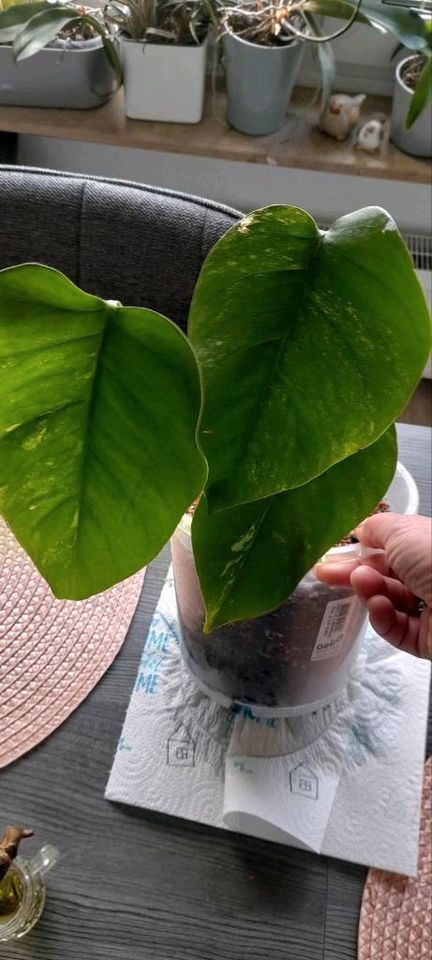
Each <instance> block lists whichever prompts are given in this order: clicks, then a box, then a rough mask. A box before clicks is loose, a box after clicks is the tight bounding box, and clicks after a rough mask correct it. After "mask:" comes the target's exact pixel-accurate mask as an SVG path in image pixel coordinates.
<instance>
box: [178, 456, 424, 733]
mask: <svg viewBox="0 0 432 960" xmlns="http://www.w3.org/2000/svg"><path fill="white" fill-rule="evenodd" d="M386 500H387V501H388V503H389V505H390V507H391V509H392V510H393V511H394V512H396V513H405V514H413V513H417V510H418V492H417V487H416V485H415V483H414V480H413V478H412V477H411V475H410V474H409V473H408V471H407V470H406V469H405V467H403V466H402V465H401V464H398V467H397V471H396V474H395V477H394V479H393V481H392V483H391V485H390V487H389V489H388V491H387V494H386ZM358 549H359V548H358V545H357V544H355V545H349V546H346V547H336V548H333V549H332V550H330V551H329V553H328V557H329V559H331V560H339V559H341V558H343V559H348V558H349V557H350V555H351V554H353V556H357V555H358ZM171 551H172V557H173V571H174V581H175V589H176V596H177V606H178V613H179V621H180V626H181V649H182V656H183V662H184V663H185V665H186V667H187V668H188V669H189V671H190V672H191V673H192V674H193V676H194V678H195V681H196V682H197V683H198V685H199V686H200V688H201V689H202V690H203V692H204V693H206V694H207V695H208V696H209V697H211V698H212V699H214V700H216V701H217V702H218V703H221V704H223V705H224V706H227V707H229V706H231V705H232V704H233V703H237V704H241V705H242V706H247V707H249V708H250V709H251V711H252V713H253V714H254V715H255V716H257V717H293V716H301V715H303V714H307V713H311V712H313V711H314V710H317V709H319V708H320V707H322V706H325V705H326V704H328V703H331V702H332V701H333V700H334V699H335V698H336V697H337V696H338V695H339V694H340V693H341V692H342V690H343V689H344V688H345V686H346V683H347V680H348V676H349V672H350V670H351V667H352V666H353V664H354V662H355V660H356V658H357V655H358V651H359V648H360V644H361V641H362V638H363V634H364V628H365V624H366V620H367V614H366V610H365V607H364V606H363V604H361V603H360V601H359V600H358V599H357V597H356V596H355V595H354V592H353V590H352V589H351V587H329V586H327V585H326V584H323V583H321V582H320V581H318V580H317V579H316V578H315V576H314V574H313V572H309V573H307V574H306V576H305V577H303V579H302V580H301V582H300V583H299V584H298V586H297V587H296V590H295V591H294V593H293V594H292V595H291V596H290V597H289V598H288V600H287V601H286V602H285V603H283V604H282V605H281V606H280V607H278V609H277V610H274V611H272V612H271V613H269V614H265V615H264V616H262V617H257V618H256V619H254V620H247V621H246V620H245V621H242V622H241V623H232V624H227V625H225V626H223V627H218V628H216V630H213V631H212V632H211V633H209V634H207V635H206V636H205V635H204V634H203V631H202V627H203V621H204V608H203V601H202V596H201V590H200V586H199V582H198V577H197V574H196V570H195V563H194V558H193V553H192V544H191V536H190V517H186V518H184V520H183V521H182V523H181V524H180V525H179V527H178V529H177V530H176V532H175V534H174V536H173V538H172V541H171Z"/></svg>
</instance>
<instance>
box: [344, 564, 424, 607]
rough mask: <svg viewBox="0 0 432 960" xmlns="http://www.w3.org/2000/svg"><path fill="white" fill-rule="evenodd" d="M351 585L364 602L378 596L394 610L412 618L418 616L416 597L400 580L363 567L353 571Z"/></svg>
mask: <svg viewBox="0 0 432 960" xmlns="http://www.w3.org/2000/svg"><path fill="white" fill-rule="evenodd" d="M351 585H352V586H353V587H354V590H355V591H356V593H358V595H359V597H360V599H361V600H363V601H364V602H367V601H368V600H369V598H370V597H373V596H374V595H375V594H379V595H380V596H384V597H387V598H388V599H389V600H390V602H391V603H392V604H393V606H394V607H395V608H396V610H400V611H405V613H409V614H412V615H413V616H416V615H418V597H415V596H414V594H413V593H411V590H408V589H407V587H405V586H404V585H403V583H401V582H400V580H394V579H393V578H392V577H385V576H383V575H382V573H380V572H379V571H378V570H373V569H372V568H371V567H370V566H369V565H367V566H366V565H363V566H360V567H357V568H356V569H355V570H353V572H352V574H351Z"/></svg>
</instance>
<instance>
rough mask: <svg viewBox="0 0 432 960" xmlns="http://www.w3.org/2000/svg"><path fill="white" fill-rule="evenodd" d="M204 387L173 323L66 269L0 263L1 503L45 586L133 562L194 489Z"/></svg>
mask: <svg viewBox="0 0 432 960" xmlns="http://www.w3.org/2000/svg"><path fill="white" fill-rule="evenodd" d="M199 405H200V387H199V377H198V370H197V366H196V362H195V359H194V356H193V353H192V351H191V349H190V346H189V344H188V342H187V340H186V338H185V337H184V336H183V334H182V333H181V331H180V330H178V329H177V327H175V326H174V324H172V323H171V322H170V321H169V320H166V319H165V318H164V317H162V316H160V314H158V313H155V312H154V311H152V310H146V309H142V308H132V307H131V308H128V307H122V306H121V305H120V304H117V303H112V302H110V301H103V300H101V299H99V298H98V297H94V296H90V295H89V294H87V293H83V292H82V291H81V290H79V289H78V288H77V287H75V286H74V284H72V283H71V282H70V281H69V280H67V279H66V278H65V277H64V276H63V275H62V274H60V273H58V272H57V271H55V270H51V269H49V268H47V267H41V266H38V265H31V264H30V265H29V264H27V265H24V266H21V267H12V268H10V269H7V270H3V271H1V272H0V511H1V513H2V514H3V516H4V517H5V519H6V521H7V522H8V524H9V525H10V527H11V528H12V530H13V531H14V533H15V535H16V537H17V539H18V540H19V541H20V543H21V544H22V545H23V547H24V548H25V549H26V550H27V552H28V553H29V554H30V556H31V557H32V559H33V561H34V563H35V564H36V566H37V567H38V568H39V570H40V571H41V573H42V574H43V576H44V577H45V578H46V579H47V580H48V582H49V584H50V585H51V588H52V590H53V592H54V593H55V594H56V595H57V596H59V597H67V598H70V599H82V598H84V597H87V596H89V595H91V594H93V593H96V592H98V591H101V590H104V589H105V588H106V587H109V586H110V585H111V584H113V583H115V582H116V581H118V580H121V579H123V578H124V577H127V576H129V575H130V574H132V573H134V571H136V570H138V569H140V568H141V567H143V566H144V564H146V563H147V562H148V561H149V560H151V559H152V558H153V557H154V556H155V554H156V553H157V552H158V551H159V549H160V548H161V547H162V545H163V544H164V543H166V541H167V539H168V538H169V536H170V534H171V533H172V531H173V529H174V527H175V526H176V523H177V522H178V520H179V519H180V517H181V516H182V514H183V512H184V511H185V509H186V508H187V507H188V505H189V504H190V503H191V502H192V500H193V499H194V498H195V497H196V496H197V495H198V494H199V493H200V491H201V490H202V487H203V484H204V482H205V477H206V468H205V462H204V459H203V457H202V455H201V454H200V452H199V450H198V448H197V445H196V424H197V419H198V412H199Z"/></svg>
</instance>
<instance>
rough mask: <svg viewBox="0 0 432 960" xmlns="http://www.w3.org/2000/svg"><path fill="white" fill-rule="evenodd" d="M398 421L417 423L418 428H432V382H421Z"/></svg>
mask: <svg viewBox="0 0 432 960" xmlns="http://www.w3.org/2000/svg"><path fill="white" fill-rule="evenodd" d="M398 420H399V422H400V423H415V424H417V426H422V427H432V380H422V381H421V382H420V384H419V386H418V387H417V390H416V391H415V393H414V394H413V396H412V397H411V400H410V401H409V403H408V405H407V406H406V407H405V410H404V411H403V413H401V415H400V417H398Z"/></svg>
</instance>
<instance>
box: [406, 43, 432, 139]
mask: <svg viewBox="0 0 432 960" xmlns="http://www.w3.org/2000/svg"><path fill="white" fill-rule="evenodd" d="M431 100H432V57H431V56H430V55H429V56H428V57H427V58H426V60H425V64H424V67H423V69H422V71H421V74H420V76H419V78H418V80H417V85H416V88H415V91H414V93H413V96H412V99H411V102H410V105H409V108H408V114H407V118H406V128H407V130H410V129H411V127H412V126H413V124H414V123H415V122H416V120H417V119H418V117H419V116H420V114H421V113H423V110H425V109H426V107H427V106H428V104H429V103H430V101H431Z"/></svg>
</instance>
